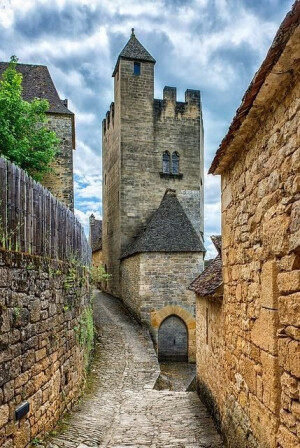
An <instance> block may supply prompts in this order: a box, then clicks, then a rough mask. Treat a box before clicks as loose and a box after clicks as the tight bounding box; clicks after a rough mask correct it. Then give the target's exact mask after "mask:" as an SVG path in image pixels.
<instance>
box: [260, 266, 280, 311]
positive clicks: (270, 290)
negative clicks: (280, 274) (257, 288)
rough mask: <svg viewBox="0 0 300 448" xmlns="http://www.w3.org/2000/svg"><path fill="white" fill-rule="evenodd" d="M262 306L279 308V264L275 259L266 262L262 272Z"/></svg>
mask: <svg viewBox="0 0 300 448" xmlns="http://www.w3.org/2000/svg"><path fill="white" fill-rule="evenodd" d="M261 306H263V307H265V308H272V309H277V308H278V288H277V265H276V261H275V260H271V261H267V262H266V263H264V265H263V267H262V272H261Z"/></svg>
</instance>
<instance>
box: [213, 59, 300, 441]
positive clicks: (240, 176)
mask: <svg viewBox="0 0 300 448" xmlns="http://www.w3.org/2000/svg"><path fill="white" fill-rule="evenodd" d="M276 69H277V72H276V74H274V80H276V84H275V85H278V76H279V75H278V73H279V72H282V73H284V74H285V76H283V77H281V78H280V80H282V83H281V84H279V86H280V88H279V89H278V90H277V92H276V94H275V95H273V97H272V99H271V100H270V99H269V103H268V104H267V105H266V106H264V108H261V110H260V111H259V116H258V115H257V114H256V120H253V121H252V123H256V124H259V127H257V128H253V129H252V132H251V137H250V138H248V139H247V140H246V141H244V149H243V151H240V153H239V155H238V157H236V158H235V161H234V162H233V163H232V164H231V165H230V166H229V167H228V168H227V169H226V171H225V172H224V173H223V174H222V234H223V235H222V244H223V248H222V256H223V265H224V270H223V276H224V304H223V306H224V325H225V327H224V338H225V356H224V392H223V393H224V397H222V401H224V407H223V409H221V414H222V426H223V429H224V432H225V434H226V435H227V438H228V440H229V441H230V443H231V445H230V446H232V447H238V448H246V447H247V448H251V447H264V448H267V447H268V448H273V447H280V448H292V447H296V446H299V437H300V433H299V428H300V414H299V406H300V403H299V387H300V370H299V369H300V362H299V361H300V359H299V353H300V352H299V341H300V337H299V327H300V321H299V310H300V293H299V290H300V258H299V257H300V245H299V241H300V233H299V232H300V230H299V229H300V226H299V224H300V221H299V216H300V175H299V172H300V148H299V119H300V111H299V105H300V103H299V98H298V93H299V87H300V86H299V76H298V75H297V73H298V74H299V72H297V71H294V72H293V73H294V77H291V74H290V73H288V72H286V71H284V67H280V68H276ZM272 79H273V78H272ZM274 83H275V81H274ZM272 88H273V86H272V84H270V82H269V83H268V84H266V86H265V87H264V90H262V93H261V98H260V99H259V100H257V101H259V104H262V105H263V104H264V101H266V96H264V97H263V94H264V93H265V92H268V91H269V92H272ZM253 113H254V114H255V110H253ZM250 118H251V117H250ZM240 144H241V142H240ZM212 387H213V386H212ZM213 393H214V394H216V393H218V391H217V390H216V389H215V387H214V388H213ZM220 393H222V392H220Z"/></svg>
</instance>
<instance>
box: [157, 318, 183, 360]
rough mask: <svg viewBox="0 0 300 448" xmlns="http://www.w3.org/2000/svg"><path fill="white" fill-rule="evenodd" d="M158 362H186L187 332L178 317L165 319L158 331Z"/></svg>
mask: <svg viewBox="0 0 300 448" xmlns="http://www.w3.org/2000/svg"><path fill="white" fill-rule="evenodd" d="M158 360H159V361H182V362H183V361H186V362H187V361H188V331H187V327H186V325H185V323H184V322H183V320H182V319H180V317H178V316H175V315H172V316H169V317H167V318H166V319H165V320H164V321H163V322H162V324H161V326H160V327H159V330H158Z"/></svg>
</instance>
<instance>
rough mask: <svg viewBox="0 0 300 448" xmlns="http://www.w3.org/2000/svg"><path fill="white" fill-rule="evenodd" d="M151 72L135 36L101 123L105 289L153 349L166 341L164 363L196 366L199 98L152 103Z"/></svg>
mask: <svg viewBox="0 0 300 448" xmlns="http://www.w3.org/2000/svg"><path fill="white" fill-rule="evenodd" d="M154 66H155V60H154V58H153V57H152V56H151V55H150V54H149V53H148V51H147V50H146V49H145V48H144V47H143V46H142V45H141V43H140V42H139V41H138V40H137V38H136V36H135V34H134V31H132V35H131V37H130V39H129V41H128V43H127V44H126V46H125V47H124V49H123V50H122V51H121V53H120V55H119V57H118V60H117V63H116V66H115V69H114V72H113V77H114V102H113V103H112V104H111V107H110V111H109V112H107V115H106V119H105V120H104V121H103V233H102V235H103V236H102V240H103V263H104V265H105V269H106V270H107V272H108V273H109V274H111V279H110V280H109V281H108V282H107V286H106V289H107V291H108V292H109V293H111V294H112V295H114V296H117V297H120V298H122V300H123V301H124V303H125V304H126V305H127V306H128V307H129V308H130V310H131V311H132V312H133V313H134V314H135V315H136V317H137V318H138V319H139V320H140V321H142V322H143V323H145V324H147V325H148V326H149V328H150V331H151V333H152V336H153V338H154V341H155V342H156V343H157V342H158V338H161V339H160V344H159V346H158V349H159V356H160V357H165V356H169V357H170V356H171V357H172V356H174V357H175V358H176V357H178V356H179V357H181V358H182V359H185V358H186V359H187V358H188V359H190V360H195V319H194V316H195V300H194V296H193V293H191V291H189V290H188V289H187V288H188V285H189V284H190V282H191V281H192V279H193V278H194V277H195V276H196V275H197V273H198V272H199V271H201V270H202V269H203V259H204V253H205V249H204V246H203V125H202V115H201V102H200V92H199V91H196V90H187V91H186V93H185V102H184V103H180V102H177V101H176V89H175V88H174V87H165V88H164V94H163V99H162V100H157V99H154ZM182 321H183V322H182ZM162 322H164V323H163V326H162V327H160V325H161V323H162ZM185 326H186V327H187V328H188V331H189V335H187V333H186V329H185ZM159 328H160V330H159ZM158 331H161V334H159V335H158ZM176 334H177V336H176ZM188 336H189V337H188ZM170 340H172V346H170V344H169V341H170ZM173 341H175V343H174V344H173ZM188 341H189V347H188Z"/></svg>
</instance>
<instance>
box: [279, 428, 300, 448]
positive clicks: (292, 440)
mask: <svg viewBox="0 0 300 448" xmlns="http://www.w3.org/2000/svg"><path fill="white" fill-rule="evenodd" d="M277 442H278V443H279V444H280V446H281V447H282V448H296V447H298V446H299V438H298V437H297V436H296V435H295V434H293V433H292V432H291V431H289V430H288V428H286V427H285V426H283V425H280V427H279V430H278V435H277ZM274 446H275V445H274Z"/></svg>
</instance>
